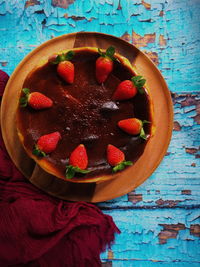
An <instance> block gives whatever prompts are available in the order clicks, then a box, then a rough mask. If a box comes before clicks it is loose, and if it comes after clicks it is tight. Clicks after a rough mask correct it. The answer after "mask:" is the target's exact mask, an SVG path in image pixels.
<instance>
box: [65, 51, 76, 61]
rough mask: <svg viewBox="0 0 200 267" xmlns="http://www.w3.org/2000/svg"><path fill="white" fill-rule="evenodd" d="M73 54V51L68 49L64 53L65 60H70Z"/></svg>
mask: <svg viewBox="0 0 200 267" xmlns="http://www.w3.org/2000/svg"><path fill="white" fill-rule="evenodd" d="M74 55H75V53H74V51H71V50H70V51H68V52H67V53H66V54H65V60H72V58H73V56H74Z"/></svg>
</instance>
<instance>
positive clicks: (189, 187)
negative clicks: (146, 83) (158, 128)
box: [0, 0, 200, 267]
mask: <svg viewBox="0 0 200 267" xmlns="http://www.w3.org/2000/svg"><path fill="white" fill-rule="evenodd" d="M55 2H57V3H58V4H55ZM59 3H64V4H65V6H63V5H61V4H59ZM25 7H26V8H25ZM199 13H200V2H199V1H198V0H190V1H187V0H173V1H170V0H145V1H141V0H134V1H126V0H115V1H114V0H91V1H81V0H75V1H67V0H63V1H54V5H53V1H50V0H47V1H44V0H40V1H19V0H10V1H6V0H0V37H1V44H0V53H1V57H0V66H1V68H2V69H3V70H5V71H6V72H8V73H9V74H11V73H12V72H13V70H14V69H15V67H16V66H17V65H18V63H19V62H20V61H21V60H22V59H23V58H24V56H25V55H27V54H28V53H29V52H30V51H31V50H32V49H33V48H35V47H37V46H38V45H40V44H41V43H43V42H44V41H46V40H49V39H51V37H54V36H59V35H62V34H65V33H70V32H76V31H97V32H98V31H99V32H104V33H111V34H113V35H115V36H118V37H121V38H123V39H125V40H127V41H129V42H131V43H132V42H133V43H134V44H135V45H137V46H138V47H139V48H140V49H141V50H142V51H145V53H147V55H148V56H149V57H151V58H152V60H153V61H154V62H155V63H156V64H157V65H158V68H159V69H160V70H161V71H162V74H163V75H164V77H165V79H166V81H167V83H168V85H169V88H170V90H171V92H172V93H173V98H174V108H175V123H174V132H173V138H172V141H171V145H170V147H169V149H168V152H167V154H166V156H165V159H164V161H163V162H162V164H161V165H160V166H159V168H158V169H157V170H156V172H155V173H154V174H153V175H152V177H151V178H150V179H148V181H146V182H145V183H144V184H143V185H142V186H140V187H139V188H137V189H136V190H135V192H132V193H131V194H129V195H125V196H123V197H121V198H117V199H114V200H112V201H108V202H106V203H101V207H102V209H103V210H104V212H106V213H108V214H110V215H112V216H113V218H114V220H115V221H116V223H117V225H118V226H119V228H120V229H121V231H122V234H121V235H118V236H117V237H116V243H115V245H114V246H113V247H112V252H109V254H108V252H106V253H105V254H102V260H103V261H104V262H106V261H107V263H105V264H104V266H114V267H115V266H116V267H121V266H125V267H129V266H131V267H132V266H134V267H135V266H140V267H145V266H147V267H151V266H167V267H171V266H172V267H174V266H178V267H179V266H181V267H188V266H192V267H197V266H199V263H200V255H199V254H198V253H199V251H198V247H199V237H198V233H199V225H200V221H199V215H200V194H199V193H200V192H199V191H200V185H199V183H200V175H199V173H200V167H199V166H200V152H199V146H200V135H199V131H200V125H199V124H200V115H199V114H200V110H199V101H200V90H199V88H200V85H199V77H200V53H199V46H200V41H199V34H200V27H199ZM170 225H171V226H170ZM177 225H179V228H180V227H182V228H184V229H177V228H176V229H177V230H174V228H173V227H178V226H177ZM172 228H173V229H172ZM173 231H175V233H174V232H173ZM159 237H162V239H163V240H166V243H164V244H161V243H159ZM170 237H171V238H170ZM173 237H174V238H173ZM111 254H112V255H113V256H112V259H110V258H109V257H110V256H109V255H111Z"/></svg>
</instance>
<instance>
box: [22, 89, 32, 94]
mask: <svg viewBox="0 0 200 267" xmlns="http://www.w3.org/2000/svg"><path fill="white" fill-rule="evenodd" d="M22 92H23V93H24V94H25V95H28V94H30V90H29V89H28V88H23V89H22Z"/></svg>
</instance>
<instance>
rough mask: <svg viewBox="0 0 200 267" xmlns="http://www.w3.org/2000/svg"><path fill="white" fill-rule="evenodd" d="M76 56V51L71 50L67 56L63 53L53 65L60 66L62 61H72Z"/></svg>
mask: <svg viewBox="0 0 200 267" xmlns="http://www.w3.org/2000/svg"><path fill="white" fill-rule="evenodd" d="M74 55H75V53H74V51H72V50H70V51H68V52H67V53H65V54H64V53H62V54H61V55H57V57H56V59H55V60H54V61H52V62H51V63H52V64H54V65H56V64H59V63H60V62H62V61H69V60H72V58H73V56H74Z"/></svg>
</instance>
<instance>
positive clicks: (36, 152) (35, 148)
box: [32, 146, 46, 158]
mask: <svg viewBox="0 0 200 267" xmlns="http://www.w3.org/2000/svg"><path fill="white" fill-rule="evenodd" d="M32 153H33V155H35V156H37V157H41V158H43V157H46V153H45V152H43V151H41V150H39V149H38V147H37V146H35V147H34V149H33V151H32Z"/></svg>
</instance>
